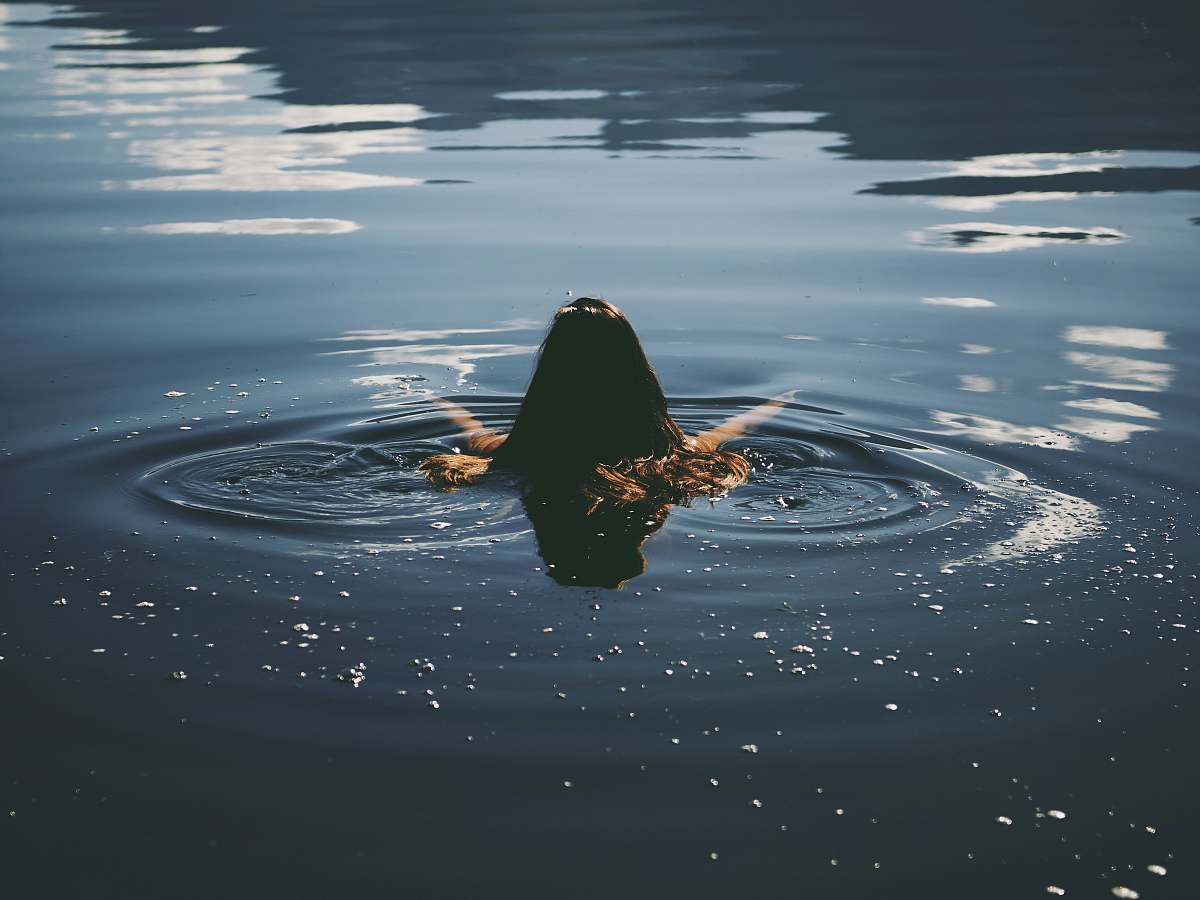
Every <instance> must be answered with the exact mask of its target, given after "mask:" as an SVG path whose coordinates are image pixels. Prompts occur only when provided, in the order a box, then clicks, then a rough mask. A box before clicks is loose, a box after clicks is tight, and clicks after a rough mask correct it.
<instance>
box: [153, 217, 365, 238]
mask: <svg viewBox="0 0 1200 900" xmlns="http://www.w3.org/2000/svg"><path fill="white" fill-rule="evenodd" d="M360 228H362V226H361V225H359V224H358V223H357V222H351V221H350V220H349V219H225V220H224V221H221V222H161V223H158V224H155V225H139V226H137V227H135V228H131V229H129V230H130V231H140V232H142V233H143V234H237V235H242V234H253V235H281V234H349V233H350V232H352V231H358V230H359V229H360Z"/></svg>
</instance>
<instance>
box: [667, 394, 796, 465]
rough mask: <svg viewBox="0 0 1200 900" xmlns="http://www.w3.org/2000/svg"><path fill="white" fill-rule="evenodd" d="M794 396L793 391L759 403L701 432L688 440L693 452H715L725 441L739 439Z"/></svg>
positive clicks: (774, 413)
mask: <svg viewBox="0 0 1200 900" xmlns="http://www.w3.org/2000/svg"><path fill="white" fill-rule="evenodd" d="M795 395H796V392H795V391H787V392H785V393H783V394H780V395H779V396H778V397H775V398H773V399H771V400H768V401H767V402H766V403H760V404H759V405H758V406H756V407H754V409H748V410H746V411H745V412H744V413H739V414H738V415H736V416H732V417H730V418H728V419H726V420H725V421H724V422H722V423H721V424H720V425H718V426H716V427H715V428H710V429H708V430H707V431H702V432H700V433H699V434H698V435H696V436H695V437H692V438H689V441H690V442H691V445H692V449H693V450H709V451H711V450H716V449H717V448H718V447H720V446H721V445H722V444H724V443H725V442H726V441H731V440H733V439H734V438H738V437H741V436H742V435H743V434H745V433H746V432H747V431H749V430H750V429H751V428H753V427H754V426H755V425H758V424H759V423H760V422H765V421H766V420H767V419H770V418H772V417H773V416H775V415H776V414H778V412H779V411H780V410H781V409H783V408H785V407H786V406H787V405H788V401H789V400H791V399H792V397H794V396H795Z"/></svg>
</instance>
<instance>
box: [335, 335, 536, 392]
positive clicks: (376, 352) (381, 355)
mask: <svg viewBox="0 0 1200 900" xmlns="http://www.w3.org/2000/svg"><path fill="white" fill-rule="evenodd" d="M536 352H537V345H536V344H408V345H406V346H398V347H366V348H362V349H358V350H333V351H331V352H329V353H326V354H324V355H325V356H346V355H367V356H369V357H370V360H369V361H368V362H362V363H356V364H355V365H356V367H363V366H395V365H400V364H404V365H421V366H439V367H442V368H447V369H450V370H452V371H453V372H454V374H455V378H456V380H457V382H458V383H459V384H462V383H463V382H464V381H466V380H467V376H468V375H471V374H472V373H473V372H475V370H476V369H477V368H478V365H477V363H478V362H479V361H480V360H482V359H496V358H497V357H503V356H525V355H527V354H532V353H536Z"/></svg>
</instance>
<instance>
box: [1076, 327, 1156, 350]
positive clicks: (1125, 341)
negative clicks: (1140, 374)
mask: <svg viewBox="0 0 1200 900" xmlns="http://www.w3.org/2000/svg"><path fill="white" fill-rule="evenodd" d="M1063 340H1064V341H1067V342H1068V343H1071V344H1095V345H1096V346H1099V347H1129V348H1130V349H1133V350H1167V349H1169V348H1168V347H1167V333H1166V332H1165V331H1154V330H1152V329H1150V328H1126V327H1124V326H1118V325H1071V326H1070V327H1069V328H1067V330H1066V331H1064V332H1063Z"/></svg>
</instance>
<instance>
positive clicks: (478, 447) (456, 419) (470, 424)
mask: <svg viewBox="0 0 1200 900" xmlns="http://www.w3.org/2000/svg"><path fill="white" fill-rule="evenodd" d="M433 402H434V403H436V404H437V405H438V406H440V407H441V408H442V409H444V410H445V411H446V414H447V415H448V416H449V417H450V421H451V422H453V423H454V424H455V425H457V426H458V427H459V428H461V429H462V432H463V434H464V435H465V436H466V438H467V449H468V450H470V451H471V452H472V453H481V454H484V455H487V454H489V453H491V452H493V451H494V450H495V449H496V448H497V447H499V446H500V445H501V444H502V443H504V435H502V434H497V433H496V432H495V431H493V430H492V429H490V428H488V427H487V426H486V425H484V424H483V423H482V422H480V421H479V420H478V419H477V418H475V417H474V416H473V415H471V413H470V412H468V411H467V410H466V409H464V408H463V407H461V406H459V405H458V404H457V403H455V402H454V401H453V400H447V399H446V398H445V397H434V398H433Z"/></svg>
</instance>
